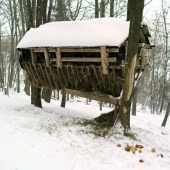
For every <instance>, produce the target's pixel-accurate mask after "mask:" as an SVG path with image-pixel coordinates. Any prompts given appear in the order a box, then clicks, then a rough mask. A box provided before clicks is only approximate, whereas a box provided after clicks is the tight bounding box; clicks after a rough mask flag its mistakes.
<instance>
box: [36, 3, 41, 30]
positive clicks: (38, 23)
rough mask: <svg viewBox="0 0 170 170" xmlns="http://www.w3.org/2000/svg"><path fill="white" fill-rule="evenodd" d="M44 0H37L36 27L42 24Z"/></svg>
mask: <svg viewBox="0 0 170 170" xmlns="http://www.w3.org/2000/svg"><path fill="white" fill-rule="evenodd" d="M41 8H42V0H37V12H36V14H37V15H36V27H39V26H40V25H41V24H42V10H41Z"/></svg>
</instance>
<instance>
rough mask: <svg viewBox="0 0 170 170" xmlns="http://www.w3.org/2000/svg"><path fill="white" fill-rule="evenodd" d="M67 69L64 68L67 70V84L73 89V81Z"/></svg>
mask: <svg viewBox="0 0 170 170" xmlns="http://www.w3.org/2000/svg"><path fill="white" fill-rule="evenodd" d="M68 69H69V67H68V66H67V67H66V70H67V75H68V80H69V82H70V85H71V86H72V87H73V81H72V80H71V76H70V72H69V70H68Z"/></svg>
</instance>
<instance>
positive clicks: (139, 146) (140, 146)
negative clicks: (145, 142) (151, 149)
mask: <svg viewBox="0 0 170 170" xmlns="http://www.w3.org/2000/svg"><path fill="white" fill-rule="evenodd" d="M136 148H139V149H142V148H144V147H143V146H142V145H136Z"/></svg>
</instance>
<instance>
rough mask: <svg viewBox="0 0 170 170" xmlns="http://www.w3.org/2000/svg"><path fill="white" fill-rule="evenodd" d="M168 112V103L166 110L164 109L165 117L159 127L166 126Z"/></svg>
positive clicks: (169, 103) (169, 108)
mask: <svg viewBox="0 0 170 170" xmlns="http://www.w3.org/2000/svg"><path fill="white" fill-rule="evenodd" d="M169 110H170V101H169V102H168V106H167V109H166V113H165V117H164V120H163V122H162V125H161V126H164V127H165V126H166V122H167V120H168V116H169Z"/></svg>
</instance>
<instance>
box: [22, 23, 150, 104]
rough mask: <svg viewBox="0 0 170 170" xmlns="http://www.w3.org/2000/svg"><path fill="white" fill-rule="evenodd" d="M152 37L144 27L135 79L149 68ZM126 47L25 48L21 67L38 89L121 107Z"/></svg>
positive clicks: (125, 44) (123, 45) (141, 34)
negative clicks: (64, 93) (61, 91)
mask: <svg viewBox="0 0 170 170" xmlns="http://www.w3.org/2000/svg"><path fill="white" fill-rule="evenodd" d="M149 36H150V35H149V32H148V29H147V27H146V26H145V27H142V28H141V32H140V41H139V42H140V43H139V50H138V57H137V62H136V63H137V64H136V69H135V70H136V73H137V76H135V78H136V79H137V78H138V76H139V74H140V71H141V70H143V69H144V68H145V65H146V61H145V55H146V49H150V48H151V47H150V43H149V40H148V37H149ZM127 43H128V42H127V41H125V42H124V43H122V45H121V46H120V47H107V46H102V47H53V48H52V47H43V48H42V47H41V48H36V47H35V48H23V49H19V50H20V52H21V57H20V64H21V66H22V68H23V69H24V70H25V71H26V73H27V75H28V78H29V80H30V82H31V85H33V86H35V87H43V88H49V89H52V90H54V89H58V90H63V89H64V90H65V92H66V93H68V94H72V95H77V96H81V97H86V98H90V99H93V100H99V101H103V102H107V103H112V104H119V105H120V104H121V98H120V95H121V90H122V83H123V78H124V73H125V56H126V52H127ZM136 73H135V74H136Z"/></svg>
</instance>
